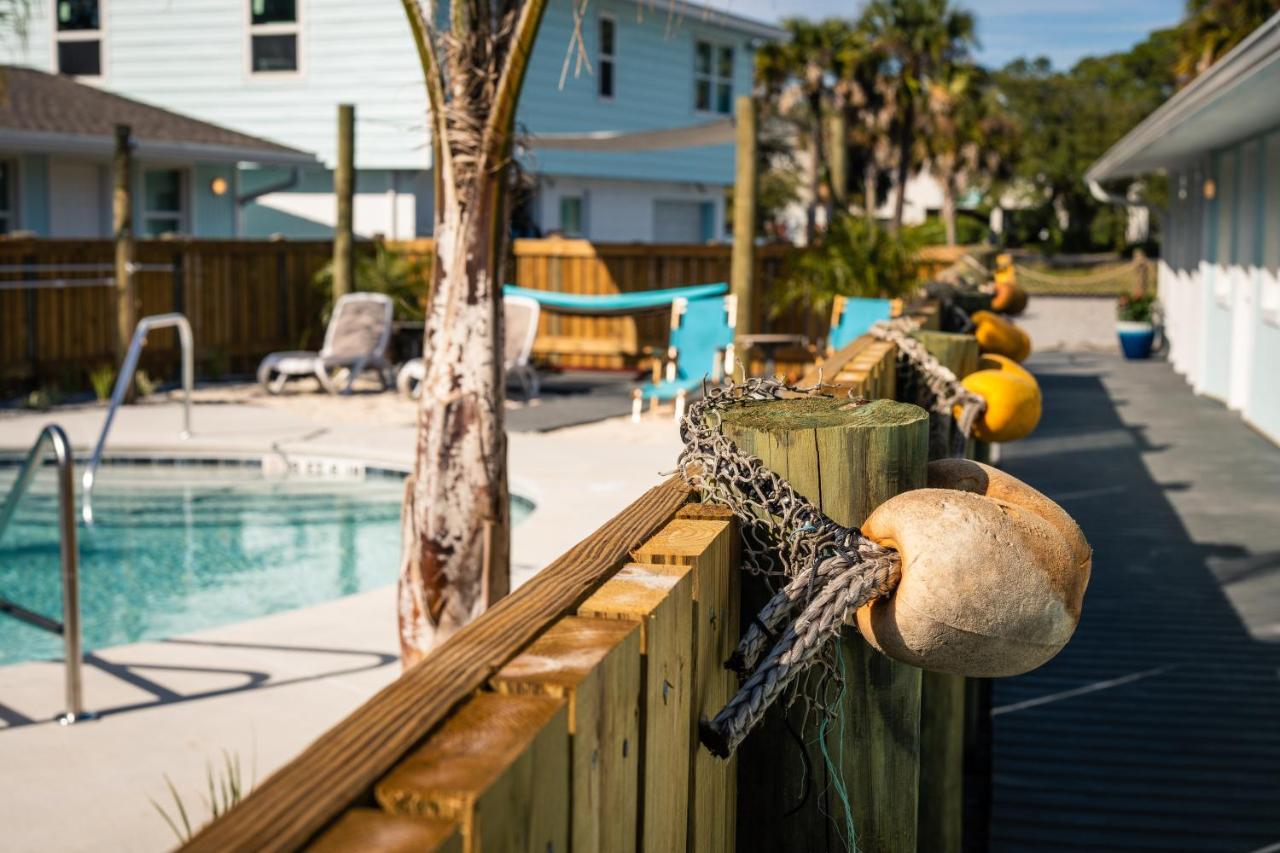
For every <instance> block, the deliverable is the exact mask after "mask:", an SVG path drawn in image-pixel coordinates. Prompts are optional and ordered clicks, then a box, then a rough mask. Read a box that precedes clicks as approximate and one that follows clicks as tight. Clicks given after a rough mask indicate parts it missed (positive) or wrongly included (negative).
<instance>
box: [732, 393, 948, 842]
mask: <svg viewBox="0 0 1280 853" xmlns="http://www.w3.org/2000/svg"><path fill="white" fill-rule="evenodd" d="M724 431H725V434H726V435H727V436H728V437H729V438H730V439H731V440H732V441H733V442H734V443H735V444H736V445H737V446H738V447H739V448H740V449H742V450H743V451H745V452H747V453H751V454H754V455H756V456H758V457H760V458H761V459H762V460H763V461H764V463H765V465H767V466H768V467H769V468H770V469H772V470H773V471H776V472H777V473H779V474H781V475H782V476H783V477H786V478H787V480H788V481H789V482H790V483H791V484H792V485H793V486H794V487H795V488H796V489H797V490H798V491H799V492H800V493H801V494H803V495H804V496H805V497H807V498H809V500H811V501H813V502H815V503H816V504H817V506H818V507H820V508H821V509H822V511H823V512H824V513H826V514H827V515H828V516H829V517H831V518H832V519H833V520H835V521H837V522H839V523H840V524H844V525H856V524H861V523H862V522H863V521H864V520H865V519H866V517H867V515H869V514H870V513H871V511H872V510H873V509H874V508H875V507H877V506H879V505H880V504H881V503H883V502H884V501H885V500H887V499H889V498H890V497H893V496H894V495H896V494H898V493H899V492H903V491H907V490H909V489H915V488H920V487H922V486H923V485H924V483H925V465H926V463H927V459H928V438H929V419H928V415H927V413H925V412H924V410H922V409H920V408H919V407H917V406H912V405H908V404H905V403H897V402H894V401H891V400H875V401H872V402H870V403H865V404H862V405H855V404H853V403H852V402H851V401H849V400H847V399H800V400H783V401H778V402H770V403H766V404H762V405H760V406H754V407H749V408H743V409H738V410H734V411H730V412H728V413H726V414H725V416H724ZM754 581H755V579H753V578H744V583H745V585H746V586H747V587H748V592H747V594H745V595H744V597H743V613H742V619H743V620H746V619H750V618H751V617H752V616H754V614H755V611H756V609H757V608H758V607H759V604H760V601H761V600H762V598H763V596H764V594H765V592H764V590H763V589H762V585H761V584H758V583H754ZM840 663H841V667H842V669H843V670H844V677H845V685H844V693H843V696H842V698H841V700H840V701H839V703H838V706H839V713H838V717H839V719H837V720H835V721H834V723H833V725H832V726H830V727H829V728H828V730H827V732H826V737H825V743H826V753H827V754H826V756H824V755H823V754H822V750H821V749H820V748H819V747H820V741H821V740H823V738H822V737H821V736H820V734H819V728H818V726H819V723H820V720H818V719H814V716H815V715H810V719H809V720H808V721H804V720H803V716H802V714H801V712H800V710H799V709H796V708H793V710H792V713H791V714H790V716H789V717H784V715H783V713H782V712H781V710H780V709H776V708H775V709H774V710H772V711H771V713H770V714H769V716H768V717H767V718H766V722H765V724H764V725H763V726H762V727H761V729H760V730H758V731H757V732H755V733H753V734H752V735H751V736H750V737H748V738H747V740H746V741H745V742H744V743H743V744H742V746H741V747H740V748H739V750H738V758H739V774H738V789H739V809H738V837H739V838H750V839H753V841H754V843H755V844H756V845H757V847H758V849H762V850H845V849H852V848H853V844H854V839H848V838H847V837H846V832H845V828H846V820H845V806H844V803H843V802H842V798H841V797H840V796H839V795H838V793H837V792H838V791H839V790H841V789H842V788H843V790H844V791H846V792H847V802H848V804H849V807H850V811H851V814H850V815H849V817H850V819H851V821H852V826H853V828H854V832H855V834H856V844H857V848H858V849H860V850H862V851H865V853H901V851H913V850H916V849H917V829H916V827H917V801H918V786H919V758H920V689H921V671H920V670H918V669H916V668H915V667H911V666H907V665H906V664H900V663H898V662H896V661H893V660H891V659H889V658H887V657H884V656H883V655H881V654H879V653H878V652H875V651H873V650H872V649H871V648H870V647H869V646H867V644H866V643H865V642H863V640H862V639H861V638H860V637H859V636H858V635H857V633H856V631H854V630H853V629H852V628H849V629H846V632H845V635H844V637H843V638H842V640H841V645H840ZM802 722H807V726H806V728H804V729H803V730H801V729H800V728H799V726H800V725H801V724H802ZM797 736H798V737H799V738H800V739H801V740H803V741H804V743H805V745H806V746H805V753H804V754H803V755H802V754H801V750H800V747H799V746H798V744H797ZM836 780H839V782H840V784H839V785H836V784H834V782H835V781H836ZM921 849H924V848H921Z"/></svg>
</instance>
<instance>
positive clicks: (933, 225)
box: [904, 215, 991, 246]
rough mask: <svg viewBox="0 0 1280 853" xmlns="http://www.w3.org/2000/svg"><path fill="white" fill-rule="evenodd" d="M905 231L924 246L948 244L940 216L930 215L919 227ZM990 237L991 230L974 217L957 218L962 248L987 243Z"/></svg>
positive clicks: (957, 238) (957, 233)
mask: <svg viewBox="0 0 1280 853" xmlns="http://www.w3.org/2000/svg"><path fill="white" fill-rule="evenodd" d="M904 230H906V231H907V232H909V233H910V234H911V236H912V237H914V238H915V239H916V240H917V241H919V243H920V244H921V245H923V246H943V245H946V242H947V228H946V225H944V224H943V222H942V217H940V216H936V215H930V216H929V217H927V218H926V219H925V221H924V222H922V223H920V224H919V225H912V226H911V227H910V228H907V229H904ZM990 235H991V229H989V228H988V227H987V226H986V225H984V224H982V223H981V222H978V221H977V220H976V219H974V218H973V217H972V216H967V215H966V216H957V217H956V242H957V243H959V244H960V245H961V246H974V245H977V244H978V243H985V242H986V241H987V238H988V237H989V236H990Z"/></svg>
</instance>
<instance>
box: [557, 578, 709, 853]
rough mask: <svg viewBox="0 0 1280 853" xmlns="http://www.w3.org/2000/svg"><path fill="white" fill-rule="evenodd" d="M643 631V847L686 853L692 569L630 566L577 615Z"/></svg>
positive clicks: (640, 804)
mask: <svg viewBox="0 0 1280 853" xmlns="http://www.w3.org/2000/svg"><path fill="white" fill-rule="evenodd" d="M578 613H579V614H580V615H582V616H589V617H594V618H605V619H623V620H627V621H630V622H637V623H639V625H640V647H641V653H642V654H643V660H642V667H641V684H642V687H641V696H642V698H641V702H640V726H641V739H640V749H639V768H638V769H639V776H640V791H639V794H640V797H639V801H638V803H637V811H638V821H639V824H640V826H639V829H640V833H639V844H638V846H637V849H639V850H642V851H644V853H669V851H672V850H683V849H685V833H686V831H687V829H688V815H689V756H690V755H691V754H692V753H691V751H690V743H689V737H690V731H689V719H690V715H691V713H692V711H691V698H692V682H691V679H692V675H693V660H692V654H693V575H692V573H691V571H690V570H689V568H688V567H687V566H662V567H655V566H644V565H628V566H624V567H623V568H622V569H621V570H620V571H619V572H618V573H617V574H616V575H614V576H613V577H612V578H610V579H609V580H608V581H606V582H605V584H604V585H603V586H601V587H600V589H598V590H596V592H595V593H594V594H593V595H592V596H591V597H590V598H588V599H587V600H586V601H584V602H583V603H582V606H581V607H579V608H578Z"/></svg>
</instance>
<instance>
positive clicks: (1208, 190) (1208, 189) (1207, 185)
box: [1204, 178, 1218, 201]
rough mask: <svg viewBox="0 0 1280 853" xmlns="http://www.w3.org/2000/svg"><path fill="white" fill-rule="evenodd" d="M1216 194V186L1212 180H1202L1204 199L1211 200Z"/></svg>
mask: <svg viewBox="0 0 1280 853" xmlns="http://www.w3.org/2000/svg"><path fill="white" fill-rule="evenodd" d="M1217 194H1218V185H1217V184H1215V183H1214V182H1213V178H1205V180H1204V197H1205V198H1207V199H1209V200H1210V201H1212V200H1213V198H1214V196H1216V195H1217Z"/></svg>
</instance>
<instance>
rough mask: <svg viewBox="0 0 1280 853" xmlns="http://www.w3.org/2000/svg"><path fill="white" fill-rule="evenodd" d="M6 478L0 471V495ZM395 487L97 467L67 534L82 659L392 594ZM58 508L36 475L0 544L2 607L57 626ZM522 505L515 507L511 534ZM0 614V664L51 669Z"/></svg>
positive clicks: (45, 650)
mask: <svg viewBox="0 0 1280 853" xmlns="http://www.w3.org/2000/svg"><path fill="white" fill-rule="evenodd" d="M15 474H16V470H15V469H14V468H11V467H9V468H0V496H3V495H4V494H6V493H7V492H8V487H9V485H10V484H11V483H12V482H13V478H14V476H15ZM403 493H404V487H403V480H402V479H401V478H400V477H398V476H391V475H381V474H369V475H367V476H365V477H363V478H361V479H340V480H338V479H327V478H310V477H299V476H293V477H278V476H276V477H272V476H266V475H264V473H263V472H262V470H261V469H260V468H258V467H256V466H241V465H214V466H209V465H178V466H174V465H158V466H157V465H145V466H139V465H104V466H103V467H102V468H101V469H100V471H99V474H98V483H97V485H96V486H95V489H94V500H93V504H94V518H95V524H94V525H93V526H92V527H86V526H84V525H81V526H80V528H79V530H78V531H77V533H78V537H79V546H80V578H81V580H80V599H81V613H82V623H83V630H84V644H85V649H86V651H88V650H93V649H98V648H104V647H107V646H114V645H119V644H121V643H130V642H135V641H138V640H147V639H157V638H162V637H169V636H173V635H176V634H184V633H189V632H191V631H198V630H200V629H202V628H211V627H215V626H218V625H226V624H230V623H233V622H240V621H243V620H245V619H251V618H254V617H257V616H265V615H267V614H270V613H278V612H281V611H285V610H293V609H296V608H299V607H305V606H308V605H311V604H316V603H319V602H322V601H328V600H330V599H334V598H339V597H341V596H346V595H351V594H353V593H357V592H361V591H363V590H367V589H372V588H375V587H379V586H385V585H387V584H390V583H393V582H395V579H396V575H397V572H398V571H399V562H400V503H401V500H402V497H403ZM56 509H57V495H56V491H55V485H54V477H53V470H52V468H51V467H49V466H46V467H45V468H44V469H43V470H41V471H40V473H39V474H38V475H37V477H36V479H35V481H34V482H33V483H32V486H31V490H30V492H28V494H27V495H26V496H25V497H24V498H23V501H22V504H21V506H20V507H19V509H18V512H17V513H16V514H15V516H14V518H13V521H12V522H11V524H10V526H9V529H8V530H7V531H5V533H4V536H3V538H0V596H4V597H6V598H9V599H11V600H12V601H14V602H16V603H18V604H20V605H22V606H23V607H26V608H28V609H30V610H34V611H35V612H37V613H41V614H43V615H45V616H49V617H51V618H54V619H59V618H61V612H62V588H61V578H60V560H59V553H58V534H57V526H56V522H55V514H56ZM530 509H531V504H529V503H528V502H527V501H524V500H522V499H518V498H517V499H514V500H513V502H512V522H513V523H515V522H517V521H518V520H520V519H522V518H523V517H524V516H526V515H528V513H529V511H530ZM61 656H62V641H61V638H60V637H58V636H56V635H54V634H50V633H47V632H45V631H42V630H40V629H37V628H35V627H33V626H31V625H28V624H27V623H25V622H21V621H19V620H17V619H14V618H12V617H10V616H7V615H5V614H0V665H3V664H8V663H15V662H18V661H24V660H34V659H40V658H61Z"/></svg>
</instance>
